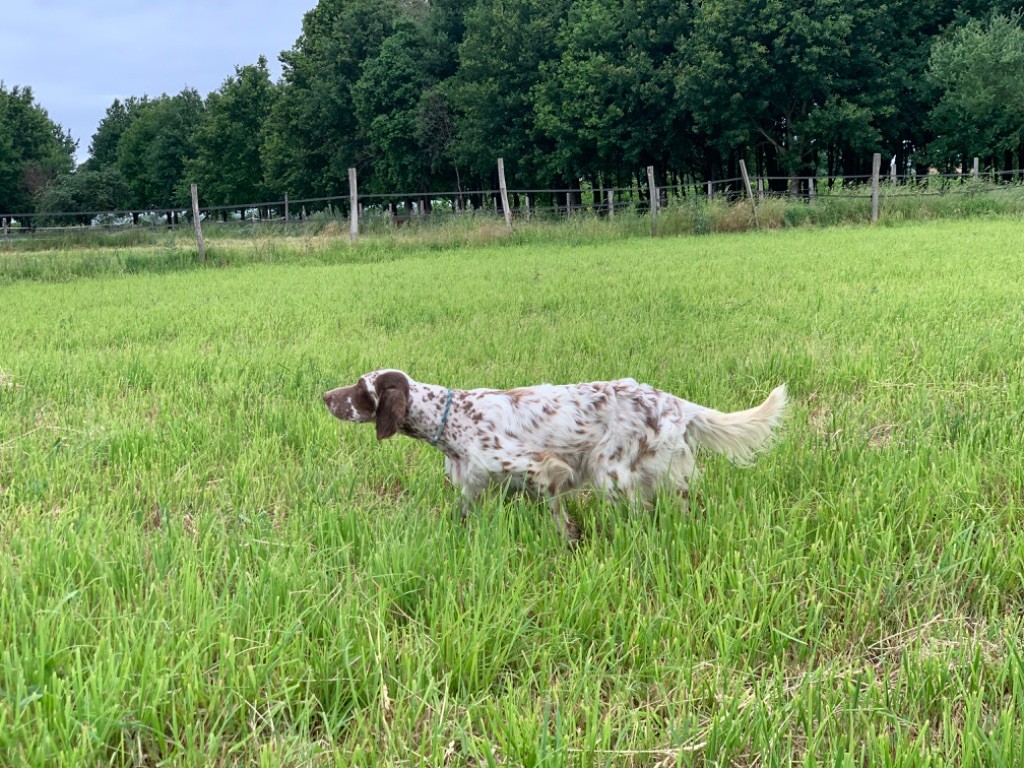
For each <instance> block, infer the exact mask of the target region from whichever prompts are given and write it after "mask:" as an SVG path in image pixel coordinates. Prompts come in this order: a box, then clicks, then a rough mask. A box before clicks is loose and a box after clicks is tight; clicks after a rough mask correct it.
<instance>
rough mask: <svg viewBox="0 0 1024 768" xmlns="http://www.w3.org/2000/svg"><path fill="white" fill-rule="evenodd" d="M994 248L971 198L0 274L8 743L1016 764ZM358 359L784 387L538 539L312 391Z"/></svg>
mask: <svg viewBox="0 0 1024 768" xmlns="http://www.w3.org/2000/svg"><path fill="white" fill-rule="evenodd" d="M239 247H241V246H239ZM281 247H282V248H283V247H284V246H283V245H282V246H281ZM1022 253H1024V227H1022V225H1021V222H1020V221H1019V220H984V221H983V220H969V221H958V222H943V223H924V224H914V225H905V226H902V227H889V228H886V227H880V228H867V227H861V228H840V229H825V230H812V229H799V230H788V231H783V232H774V233H768V234H754V233H747V234H737V235H715V236H710V237H704V238H662V239H657V240H652V239H650V238H642V237H635V238H625V239H618V240H615V241H610V242H605V243H591V244H586V243H583V244H563V243H557V242H549V243H547V244H540V243H528V244H525V245H516V244H512V243H505V244H502V245H494V246H486V247H484V246H481V247H462V248H457V249H445V248H440V247H435V248H425V249H419V250H417V249H414V248H411V247H410V248H407V249H405V250H401V251H396V252H393V253H391V254H390V255H389V254H388V253H387V252H386V251H384V250H380V251H379V252H377V253H376V255H373V254H363V256H362V257H360V258H359V259H356V260H355V262H354V263H344V262H342V261H341V257H340V256H339V257H338V260H337V263H325V261H329V260H325V259H312V260H308V261H303V260H302V259H301V258H299V257H298V256H297V257H296V258H294V259H293V260H292V262H291V263H276V264H275V263H270V264H250V265H245V266H238V267H231V268H221V269H215V268H206V269H189V270H186V271H175V270H171V271H169V272H167V273H162V274H141V275H129V276H119V277H111V276H103V275H102V274H101V275H99V276H97V277H95V278H93V279H78V280H74V281H69V282H64V283H41V282H35V281H18V282H13V283H8V284H6V285H3V286H0V306H2V307H3V311H2V313H0V764H3V765H12V766H54V765H57V766H100V765H103V766H107V765H113V766H122V765H123V766H128V765H147V766H148V765H194V766H210V765H214V766H216V765H262V766H299V765H339V766H340V765H345V766H347V765H365V766H371V765H429V766H446V765H447V766H456V765H474V766H475V765H527V766H561V765H572V766H591V765H594V766H608V765H610V766H670V765H683V766H689V765H694V766H704V765H723V766H727V765H740V766H753V765H790V764H794V763H800V764H803V765H830V766H832V765H839V766H843V765H851V766H853V765H858V766H860V765H871V766H875V765H892V766H919V765H920V766H924V765H944V764H957V765H965V766H992V765H1019V764H1021V763H1022V762H1024V758H1022V757H1021V755H1024V644H1022V640H1021V638H1022V630H1024V620H1022V610H1024V530H1022V525H1021V523H1022V518H1024V509H1022V507H1024V491H1022V488H1024V444H1022V443H1024V440H1022V437H1021V423H1022V417H1021V411H1022V408H1024V386H1022V378H1024V363H1022V361H1024V339H1022V335H1021V329H1022V327H1024V301H1022V299H1024V287H1022V286H1024V259H1022V258H1021V256H1022ZM300 255H301V254H300ZM72 258H74V256H73V255H72ZM282 259H283V257H282ZM390 366H394V367H400V368H403V369H406V370H407V371H409V372H410V373H411V374H412V375H413V376H415V377H416V378H418V379H420V380H424V381H431V382H437V383H444V384H450V385H453V386H460V387H472V386H494V387H505V386H514V385H521V384H529V383H537V382H541V381H556V382H558V381H561V382H574V381H585V380H594V379H605V378H613V377H621V376H627V375H631V376H634V377H636V378H637V379H640V380H644V381H647V382H650V383H652V384H654V385H657V386H660V387H662V388H665V389H668V390H671V391H673V392H676V393H678V394H680V395H683V396H685V397H687V398H689V399H691V400H694V401H697V402H701V403H706V404H708V405H712V406H715V407H718V408H721V409H738V408H745V407H747V406H749V405H752V404H754V403H756V402H759V401H760V400H761V399H763V397H764V396H765V395H766V394H767V392H768V391H769V390H770V389H771V388H772V387H773V386H775V385H776V384H778V383H780V382H782V381H785V382H787V383H788V385H789V387H790V392H791V395H792V405H791V408H790V415H789V420H788V422H787V427H786V429H785V431H784V433H783V436H782V439H781V440H780V442H779V443H778V444H777V445H776V446H775V447H774V448H773V449H772V451H771V452H769V453H768V454H766V455H764V456H762V457H761V459H760V460H759V461H758V463H757V464H756V465H755V466H754V467H752V468H745V469H741V468H736V467H733V466H731V465H729V464H728V463H727V462H725V461H723V460H721V459H719V458H717V457H713V456H705V457H703V459H702V461H701V466H702V469H703V476H702V479H701V481H700V482H699V484H698V488H699V493H700V497H701V498H700V501H699V502H698V503H696V504H695V509H694V511H693V512H692V513H690V514H683V513H681V512H680V511H679V509H678V508H677V507H676V504H675V503H674V502H673V500H671V499H664V500H662V501H660V502H659V505H658V507H657V509H656V510H655V511H654V512H653V513H629V512H627V511H625V510H621V509H615V508H609V507H607V506H605V505H603V504H602V503H600V502H598V501H597V500H595V499H593V498H590V497H582V498H580V499H578V500H576V501H574V502H572V503H571V504H570V510H571V513H572V514H573V516H574V518H575V519H576V520H577V521H578V522H579V523H580V524H581V527H582V529H583V531H584V536H585V538H584V541H583V543H582V544H581V545H580V546H579V547H578V548H577V549H575V550H574V551H570V550H569V549H568V548H567V547H566V545H565V543H564V541H563V540H562V539H561V538H560V536H559V533H558V531H557V529H556V528H555V526H554V524H553V523H552V521H551V519H550V516H549V515H548V514H547V513H546V512H545V510H544V509H543V507H541V506H537V505H533V504H531V503H529V502H528V501H524V500H521V499H517V498H511V499H502V498H500V497H497V496H489V497H488V498H487V502H486V503H485V504H484V505H483V507H482V509H480V511H479V512H478V513H477V514H476V515H474V516H473V517H471V518H470V519H469V520H468V521H467V522H466V523H465V524H463V523H460V522H459V520H458V515H457V509H458V494H457V491H455V490H454V489H452V488H451V487H449V486H447V485H446V484H445V482H444V480H443V476H442V468H441V458H440V455H439V454H438V453H437V452H435V451H433V450H432V449H430V448H429V447H428V446H426V445H424V444H421V443H417V442H413V441H410V440H407V439H404V438H396V439H394V440H392V441H388V442H382V443H377V442H376V441H375V439H374V437H373V431H372V429H369V428H367V427H359V426H356V425H348V424H341V423H339V422H337V421H335V420H334V419H332V418H331V417H329V416H328V415H327V413H326V411H325V409H324V408H323V406H322V403H321V402H320V399H319V398H320V393H321V392H322V391H323V390H325V389H327V388H329V387H331V386H335V385H337V384H340V383H350V382H351V381H353V380H354V379H355V377H356V376H357V375H358V374H360V373H362V372H364V371H366V370H370V369H374V368H379V367H390Z"/></svg>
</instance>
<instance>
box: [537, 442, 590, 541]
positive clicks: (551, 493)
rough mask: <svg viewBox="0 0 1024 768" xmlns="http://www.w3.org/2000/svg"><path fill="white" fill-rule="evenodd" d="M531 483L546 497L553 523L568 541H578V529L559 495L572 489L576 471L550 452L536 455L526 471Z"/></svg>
mask: <svg viewBox="0 0 1024 768" xmlns="http://www.w3.org/2000/svg"><path fill="white" fill-rule="evenodd" d="M528 474H529V478H530V483H531V485H532V486H533V487H534V488H535V489H537V490H538V491H539V492H540V493H541V494H542V495H544V496H546V497H547V498H548V506H549V507H550V509H551V516H552V518H553V519H554V521H555V525H557V526H558V528H559V530H561V531H562V533H563V534H564V535H565V538H566V539H568V540H569V541H578V540H579V538H580V531H579V528H578V526H577V525H576V523H574V522H573V520H572V518H570V517H569V514H568V513H567V512H566V511H565V508H564V507H563V506H562V502H561V497H562V495H563V494H564V493H566V492H567V491H570V490H572V488H573V487H574V486H575V483H576V473H575V472H574V471H573V468H572V467H570V466H569V465H568V464H567V463H566V462H564V461H562V460H561V459H559V458H558V457H556V456H552V455H550V454H542V455H540V456H537V457H536V459H535V460H534V461H532V462H531V463H530V468H529V471H528Z"/></svg>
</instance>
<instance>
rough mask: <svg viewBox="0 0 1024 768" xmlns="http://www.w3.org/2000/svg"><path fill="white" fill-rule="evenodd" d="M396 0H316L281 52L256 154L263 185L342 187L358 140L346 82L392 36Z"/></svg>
mask: <svg viewBox="0 0 1024 768" xmlns="http://www.w3.org/2000/svg"><path fill="white" fill-rule="evenodd" d="M401 8H402V0H321V2H320V3H319V4H318V5H317V6H316V7H315V8H314V9H313V10H311V11H310V12H309V13H307V14H306V15H305V17H304V18H303V22H302V35H301V36H300V37H299V39H298V40H297V41H296V43H295V46H294V47H293V48H292V50H290V51H286V52H284V53H282V54H281V62H282V64H283V66H284V71H283V80H284V87H283V89H282V93H281V97H280V99H278V100H277V101H276V103H275V105H274V107H273V109H272V110H271V114H270V116H269V118H268V121H267V130H266V135H265V139H264V142H263V148H262V151H261V156H262V160H263V166H264V172H265V175H266V179H267V184H268V185H270V186H271V188H273V189H275V190H280V191H281V192H289V193H290V194H292V195H297V196H314V195H328V194H335V193H337V192H338V191H339V190H340V189H345V188H346V187H347V183H348V182H347V179H348V169H349V167H351V166H354V165H357V161H358V160H359V158H360V156H361V155H360V149H361V146H362V145H361V143H360V141H359V132H358V126H357V120H356V115H355V110H354V108H353V101H352V87H353V86H354V85H355V83H356V82H358V80H359V78H360V76H361V74H362V67H363V64H364V62H366V61H368V60H370V59H373V58H374V57H375V56H376V55H377V54H378V52H379V51H380V47H381V45H382V44H383V43H384V41H385V40H386V39H387V38H388V37H389V36H390V35H391V33H392V31H393V29H394V21H395V19H396V18H397V17H398V16H399V14H400V12H401Z"/></svg>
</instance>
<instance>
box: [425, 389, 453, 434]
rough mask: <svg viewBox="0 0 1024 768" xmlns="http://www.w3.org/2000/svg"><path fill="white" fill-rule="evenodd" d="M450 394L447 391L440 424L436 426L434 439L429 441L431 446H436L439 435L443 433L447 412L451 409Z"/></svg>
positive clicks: (450, 392)
mask: <svg viewBox="0 0 1024 768" xmlns="http://www.w3.org/2000/svg"><path fill="white" fill-rule="evenodd" d="M452 394H454V393H453V392H452V391H451V390H450V389H449V390H448V397H447V398H446V399H445V401H444V413H443V414H441V423H440V424H438V425H437V432H435V433H434V439H433V440H431V441H430V444H431V445H437V441H438V440H440V439H441V433H442V432H444V425H445V424H447V423H448V412H449V411H450V410H451V408H452Z"/></svg>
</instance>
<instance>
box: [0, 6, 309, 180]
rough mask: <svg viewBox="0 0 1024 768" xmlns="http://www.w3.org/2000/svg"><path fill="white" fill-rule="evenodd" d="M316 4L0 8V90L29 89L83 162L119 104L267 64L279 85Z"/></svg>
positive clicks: (200, 87)
mask: <svg viewBox="0 0 1024 768" xmlns="http://www.w3.org/2000/svg"><path fill="white" fill-rule="evenodd" d="M315 6H316V0H273V2H268V3H252V2H240V1H237V0H226V1H225V0H175V2H160V3H146V2H139V1H138V0H134V2H124V1H123V0H104V1H103V2H96V1H95V0H4V1H3V11H2V12H0V81H3V82H4V84H5V85H6V87H7V88H8V90H10V89H11V88H12V87H13V86H15V85H20V86H31V88H32V91H33V94H34V95H35V100H36V103H38V104H39V105H41V106H42V107H43V108H44V109H45V110H46V111H47V112H48V113H49V115H50V119H51V120H53V121H54V122H57V123H60V124H61V125H62V126H63V127H64V128H65V129H68V130H70V131H71V135H72V137H73V138H75V139H77V140H78V153H77V159H78V162H82V161H84V160H85V159H86V158H87V157H88V156H89V142H90V141H91V139H92V135H93V133H95V132H96V127H97V126H98V125H99V123H100V120H102V119H103V116H104V114H105V113H106V111H107V107H109V106H110V105H111V104H112V103H113V102H114V99H125V98H127V97H129V96H140V97H141V96H145V95H148V96H160V95H161V94H163V93H167V94H175V93H178V92H180V91H181V90H182V89H183V88H185V87H186V86H188V87H192V88H195V89H196V90H197V91H199V93H200V94H201V95H202V96H204V97H205V96H206V95H207V94H208V93H209V92H210V91H215V90H217V89H218V88H220V87H221V85H222V84H223V83H224V80H225V79H226V78H227V77H229V76H231V75H233V74H234V73H235V67H236V66H244V65H246V64H255V63H256V61H257V60H258V59H259V57H260V55H261V54H262V55H265V56H266V57H267V62H268V64H269V66H270V74H271V77H272V78H273V79H275V80H276V79H277V78H278V77H280V74H281V65H280V63H279V62H278V60H277V57H278V54H280V52H281V51H285V50H288V49H290V48H291V47H292V46H293V45H294V44H295V40H296V38H298V36H299V34H300V32H301V31H302V17H303V15H304V14H305V13H306V11H309V10H310V9H312V8H313V7H315Z"/></svg>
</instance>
